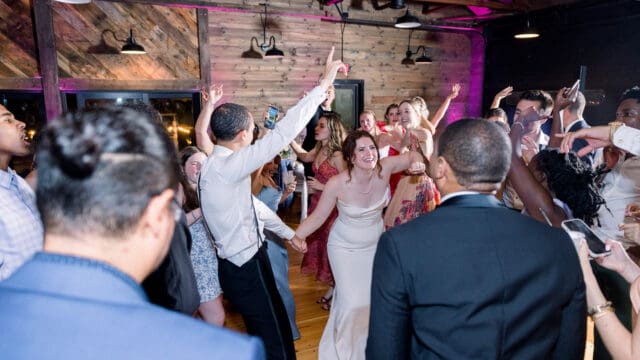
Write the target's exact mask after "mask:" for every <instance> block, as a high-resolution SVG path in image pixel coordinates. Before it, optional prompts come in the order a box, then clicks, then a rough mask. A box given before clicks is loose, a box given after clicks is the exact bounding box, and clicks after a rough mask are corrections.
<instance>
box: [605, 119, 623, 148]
mask: <svg viewBox="0 0 640 360" xmlns="http://www.w3.org/2000/svg"><path fill="white" fill-rule="evenodd" d="M620 126H624V123H623V122H621V121H612V122H610V123H609V141H611V143H613V134H615V133H616V130H618V128H619V127H620Z"/></svg>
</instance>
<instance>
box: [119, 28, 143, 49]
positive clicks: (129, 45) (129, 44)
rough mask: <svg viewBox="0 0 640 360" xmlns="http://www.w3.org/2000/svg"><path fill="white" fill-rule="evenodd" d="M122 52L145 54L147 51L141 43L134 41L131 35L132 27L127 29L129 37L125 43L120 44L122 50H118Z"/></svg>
mask: <svg viewBox="0 0 640 360" xmlns="http://www.w3.org/2000/svg"><path fill="white" fill-rule="evenodd" d="M120 52H121V53H123V54H146V53H147V52H146V51H145V50H144V47H142V45H140V44H138V43H137V42H136V39H135V38H134V37H133V28H130V29H129V37H128V38H127V40H126V41H125V44H124V45H123V46H122V50H120Z"/></svg>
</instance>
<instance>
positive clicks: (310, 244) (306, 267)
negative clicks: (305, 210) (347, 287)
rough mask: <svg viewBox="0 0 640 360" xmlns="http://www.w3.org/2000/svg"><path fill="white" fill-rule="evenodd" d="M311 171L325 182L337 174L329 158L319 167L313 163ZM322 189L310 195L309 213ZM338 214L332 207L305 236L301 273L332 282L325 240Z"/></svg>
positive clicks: (319, 179) (321, 280) (313, 208)
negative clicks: (326, 216)
mask: <svg viewBox="0 0 640 360" xmlns="http://www.w3.org/2000/svg"><path fill="white" fill-rule="evenodd" d="M313 173H314V177H315V178H316V180H318V181H319V182H321V183H323V184H326V183H327V181H329V179H330V178H331V177H333V176H335V175H337V174H338V169H336V168H334V167H333V166H331V164H330V163H329V160H328V159H327V160H325V161H323V162H322V163H320V166H319V167H316V165H315V163H314V164H313ZM321 195H322V191H316V192H315V193H313V194H312V195H311V201H310V203H309V214H311V213H313V210H315V208H316V206H317V205H318V201H319V200H320V196H321ZM337 216H338V211H337V210H336V209H335V208H334V209H333V211H331V214H330V215H329V217H328V218H327V220H326V221H325V222H324V224H322V226H320V227H319V228H318V230H316V231H314V232H313V233H312V234H311V235H309V236H308V237H307V252H306V253H305V254H304V256H303V258H302V265H301V266H300V271H301V272H302V273H303V274H313V273H315V274H316V280H318V281H320V282H324V283H332V282H333V274H332V273H331V266H330V265H329V256H328V255H327V242H328V240H329V231H330V230H331V226H333V222H334V221H335V220H336V217H337Z"/></svg>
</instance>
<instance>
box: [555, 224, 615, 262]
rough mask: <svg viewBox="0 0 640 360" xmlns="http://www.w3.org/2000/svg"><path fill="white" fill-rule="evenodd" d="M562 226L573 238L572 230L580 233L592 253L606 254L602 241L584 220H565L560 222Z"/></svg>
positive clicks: (607, 251)
mask: <svg viewBox="0 0 640 360" xmlns="http://www.w3.org/2000/svg"><path fill="white" fill-rule="evenodd" d="M562 227H563V228H564V229H565V230H566V231H567V233H568V234H569V236H571V238H572V239H573V238H574V234H572V232H577V233H580V234H582V235H583V236H584V238H585V239H586V240H587V246H589V250H590V251H591V253H593V254H608V253H609V252H610V251H609V250H607V248H606V245H605V243H604V241H602V240H601V239H600V238H599V237H598V235H596V233H594V232H593V230H591V229H590V228H589V227H588V226H587V224H585V223H584V221H582V220H580V219H572V220H565V221H563V222H562Z"/></svg>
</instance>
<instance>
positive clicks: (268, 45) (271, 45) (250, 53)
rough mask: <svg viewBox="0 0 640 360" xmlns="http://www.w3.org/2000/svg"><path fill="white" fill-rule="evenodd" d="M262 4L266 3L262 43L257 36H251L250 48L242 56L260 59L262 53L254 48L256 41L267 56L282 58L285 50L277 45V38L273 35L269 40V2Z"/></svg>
mask: <svg viewBox="0 0 640 360" xmlns="http://www.w3.org/2000/svg"><path fill="white" fill-rule="evenodd" d="M260 5H264V18H263V17H262V15H260V19H261V20H262V44H258V39H257V38H256V37H255V36H252V37H251V45H250V48H249V50H247V51H245V52H243V53H242V55H241V57H243V58H245V59H260V58H262V55H261V54H260V53H259V52H257V51H256V50H254V49H253V43H254V41H255V43H256V45H257V46H258V47H259V48H260V50H262V51H263V52H264V57H266V58H282V57H284V52H283V51H282V50H280V49H278V48H277V47H276V38H275V36H273V35H271V36H270V37H269V42H267V6H269V4H268V3H266V2H265V3H263V4H260Z"/></svg>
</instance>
